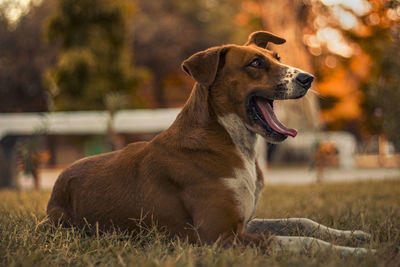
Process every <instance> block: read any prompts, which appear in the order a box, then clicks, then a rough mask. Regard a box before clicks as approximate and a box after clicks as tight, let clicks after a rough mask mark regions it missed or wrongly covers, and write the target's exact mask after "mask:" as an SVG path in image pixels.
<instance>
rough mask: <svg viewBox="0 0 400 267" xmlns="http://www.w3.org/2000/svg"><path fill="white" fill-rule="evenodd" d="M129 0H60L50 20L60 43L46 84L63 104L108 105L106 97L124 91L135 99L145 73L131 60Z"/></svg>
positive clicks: (50, 29) (131, 100) (59, 104)
mask: <svg viewBox="0 0 400 267" xmlns="http://www.w3.org/2000/svg"><path fill="white" fill-rule="evenodd" d="M134 11H135V6H134V5H133V3H132V2H131V1H128V0H115V1H113V0H95V1H93V0H60V1H59V6H58V11H57V13H56V15H55V16H53V17H52V18H51V19H50V21H49V23H48V25H47V36H48V38H49V40H50V41H53V42H57V43H58V45H59V47H60V54H59V60H58V64H57V66H56V67H54V68H53V69H51V70H50V71H49V72H48V74H47V82H48V87H49V89H50V91H51V92H52V94H53V95H54V96H55V104H56V107H57V109H60V110H82V109H84V110H88V109H104V108H105V106H104V102H103V98H104V96H105V95H107V94H108V93H110V92H116V91H119V92H122V93H123V94H125V95H126V96H127V97H128V99H129V101H128V102H129V105H128V107H133V106H135V104H137V98H136V95H135V89H136V88H137V87H138V86H139V84H140V82H141V81H143V79H144V77H145V76H144V75H145V73H144V71H143V70H142V69H138V68H133V67H132V66H131V56H132V55H131V53H130V46H129V44H130V38H129V18H130V16H132V15H133V13H134Z"/></svg>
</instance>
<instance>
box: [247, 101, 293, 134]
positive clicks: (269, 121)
mask: <svg viewBox="0 0 400 267" xmlns="http://www.w3.org/2000/svg"><path fill="white" fill-rule="evenodd" d="M247 112H248V115H249V118H250V120H251V121H252V122H253V123H257V124H259V125H260V126H261V127H263V129H264V130H265V131H266V133H267V136H270V137H272V138H274V139H277V140H279V139H281V140H283V139H286V137H287V136H289V135H290V136H292V137H295V136H296V135H297V131H296V130H295V129H291V128H288V127H286V126H285V125H283V124H282V123H281V122H280V121H279V120H278V118H277V117H276V115H275V113H274V100H272V99H267V98H264V97H260V96H256V95H250V96H249V100H248V104H247Z"/></svg>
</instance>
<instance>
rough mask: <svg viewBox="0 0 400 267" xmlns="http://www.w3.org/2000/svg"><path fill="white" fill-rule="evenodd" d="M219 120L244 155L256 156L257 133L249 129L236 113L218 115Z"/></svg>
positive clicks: (249, 157) (247, 156)
mask: <svg viewBox="0 0 400 267" xmlns="http://www.w3.org/2000/svg"><path fill="white" fill-rule="evenodd" d="M218 122H219V123H220V124H221V125H222V126H223V127H224V129H225V130H226V131H227V132H228V134H229V136H230V137H231V138H232V141H233V143H234V144H235V145H236V147H237V149H238V150H239V151H240V152H241V153H242V154H243V156H244V157H246V158H248V159H250V160H252V159H254V157H255V145H256V142H257V135H256V134H255V133H253V132H251V131H249V129H247V127H246V125H245V124H244V123H243V121H242V120H241V119H240V117H239V116H238V115H236V114H235V113H229V114H226V115H222V116H218Z"/></svg>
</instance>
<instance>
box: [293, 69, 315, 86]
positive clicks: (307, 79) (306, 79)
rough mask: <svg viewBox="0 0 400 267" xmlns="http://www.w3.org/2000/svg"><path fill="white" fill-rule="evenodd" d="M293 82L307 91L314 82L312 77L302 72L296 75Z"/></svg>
mask: <svg viewBox="0 0 400 267" xmlns="http://www.w3.org/2000/svg"><path fill="white" fill-rule="evenodd" d="M295 81H296V83H297V84H298V85H300V86H301V87H303V88H304V89H307V90H308V89H310V87H311V83H312V82H313V81H314V76H312V75H311V74H308V73H304V72H303V73H299V74H297V76H296V78H295Z"/></svg>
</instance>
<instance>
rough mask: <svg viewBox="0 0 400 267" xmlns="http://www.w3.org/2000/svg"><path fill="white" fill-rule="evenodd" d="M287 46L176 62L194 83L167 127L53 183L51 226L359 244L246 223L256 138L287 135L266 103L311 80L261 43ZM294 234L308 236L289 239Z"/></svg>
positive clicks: (298, 246) (220, 50) (217, 52)
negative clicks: (152, 229)
mask: <svg viewBox="0 0 400 267" xmlns="http://www.w3.org/2000/svg"><path fill="white" fill-rule="evenodd" d="M270 42H271V43H274V44H283V43H284V42H285V40H284V39H283V38H281V37H278V36H276V35H274V34H272V33H269V32H266V31H258V32H254V33H252V34H251V35H250V36H249V38H248V41H247V42H246V43H245V44H244V45H234V44H231V45H223V46H218V47H212V48H209V49H207V50H205V51H201V52H198V53H196V54H194V55H192V56H191V57H189V58H188V59H187V60H185V61H184V62H183V63H182V69H183V71H184V72H186V73H187V74H188V75H190V76H191V77H192V78H193V79H194V80H195V85H194V87H193V89H192V92H191V95H190V97H189V99H188V100H187V102H186V104H185V105H184V107H183V109H182V110H181V112H180V113H179V115H178V116H177V118H176V120H175V121H174V122H173V124H172V125H171V126H170V127H169V128H168V129H167V130H165V131H163V132H161V133H160V134H158V135H157V136H156V137H155V138H154V139H152V140H151V141H149V142H137V143H132V144H129V145H128V146H126V147H125V148H123V149H121V150H118V151H114V152H110V153H105V154H101V155H97V156H92V157H88V158H84V159H81V160H79V161H77V162H75V163H73V164H72V165H71V166H70V167H68V168H67V169H65V170H64V171H63V172H62V173H61V174H60V176H59V177H58V179H57V181H56V183H55V185H54V188H53V191H52V194H51V198H50V200H49V203H48V207H47V214H48V218H49V220H50V221H51V222H52V223H54V224H60V223H61V224H62V225H65V226H78V227H84V226H85V225H94V224H98V225H99V226H100V227H101V229H112V228H114V227H117V228H119V229H123V230H129V231H137V230H138V227H139V226H138V224H137V223H136V222H137V221H140V222H141V223H144V224H146V225H150V224H152V223H154V222H155V224H156V225H157V226H158V227H160V228H163V229H166V230H167V231H168V233H169V235H171V236H178V237H181V238H186V239H187V240H188V241H190V242H192V243H197V244H198V243H200V244H211V243H214V242H216V241H218V242H220V244H222V245H224V246H230V245H234V244H236V242H240V243H241V244H243V245H256V246H260V247H261V248H262V249H264V250H265V251H269V252H271V251H272V252H274V251H286V250H287V251H292V252H295V253H300V252H302V251H304V249H305V247H307V248H308V249H313V250H317V249H318V250H321V249H322V250H327V249H334V250H335V251H338V252H339V253H340V254H342V255H347V254H353V253H355V254H365V253H367V250H366V249H364V248H350V247H341V246H335V245H331V244H329V243H327V242H325V241H322V240H319V239H317V238H315V237H318V238H327V237H328V236H343V237H345V238H352V237H356V238H359V239H364V240H367V239H368V238H369V235H368V234H367V233H364V232H362V231H356V232H351V231H340V230H335V229H331V228H328V227H325V226H322V225H319V224H317V223H315V222H313V221H311V220H308V219H301V218H292V219H280V220H262V219H253V214H254V211H255V208H256V205H257V201H258V198H259V195H260V192H261V189H262V188H263V181H264V179H263V175H262V173H261V171H260V168H259V166H258V163H257V161H256V152H255V143H256V140H257V136H261V137H263V138H264V139H265V140H266V141H268V142H270V143H279V142H282V141H283V140H285V139H286V138H287V137H288V136H292V137H295V136H296V134H297V132H296V130H294V129H291V128H288V127H286V126H284V125H283V124H282V123H281V122H280V121H279V120H278V119H277V117H276V116H275V113H274V101H275V100H284V99H297V98H300V97H302V96H304V95H305V94H306V93H307V91H308V89H309V88H310V86H311V83H312V81H313V79H314V77H313V76H312V75H311V74H309V73H306V72H304V71H302V70H300V69H297V68H294V67H290V66H287V65H284V64H282V63H281V62H280V61H279V57H278V56H277V54H276V53H273V52H272V51H270V50H267V49H266V47H267V44H268V43H270ZM295 228H300V229H303V230H304V231H305V232H307V233H309V234H310V235H314V236H315V237H291V236H285V235H289V234H290V233H291V232H290V229H295Z"/></svg>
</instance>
